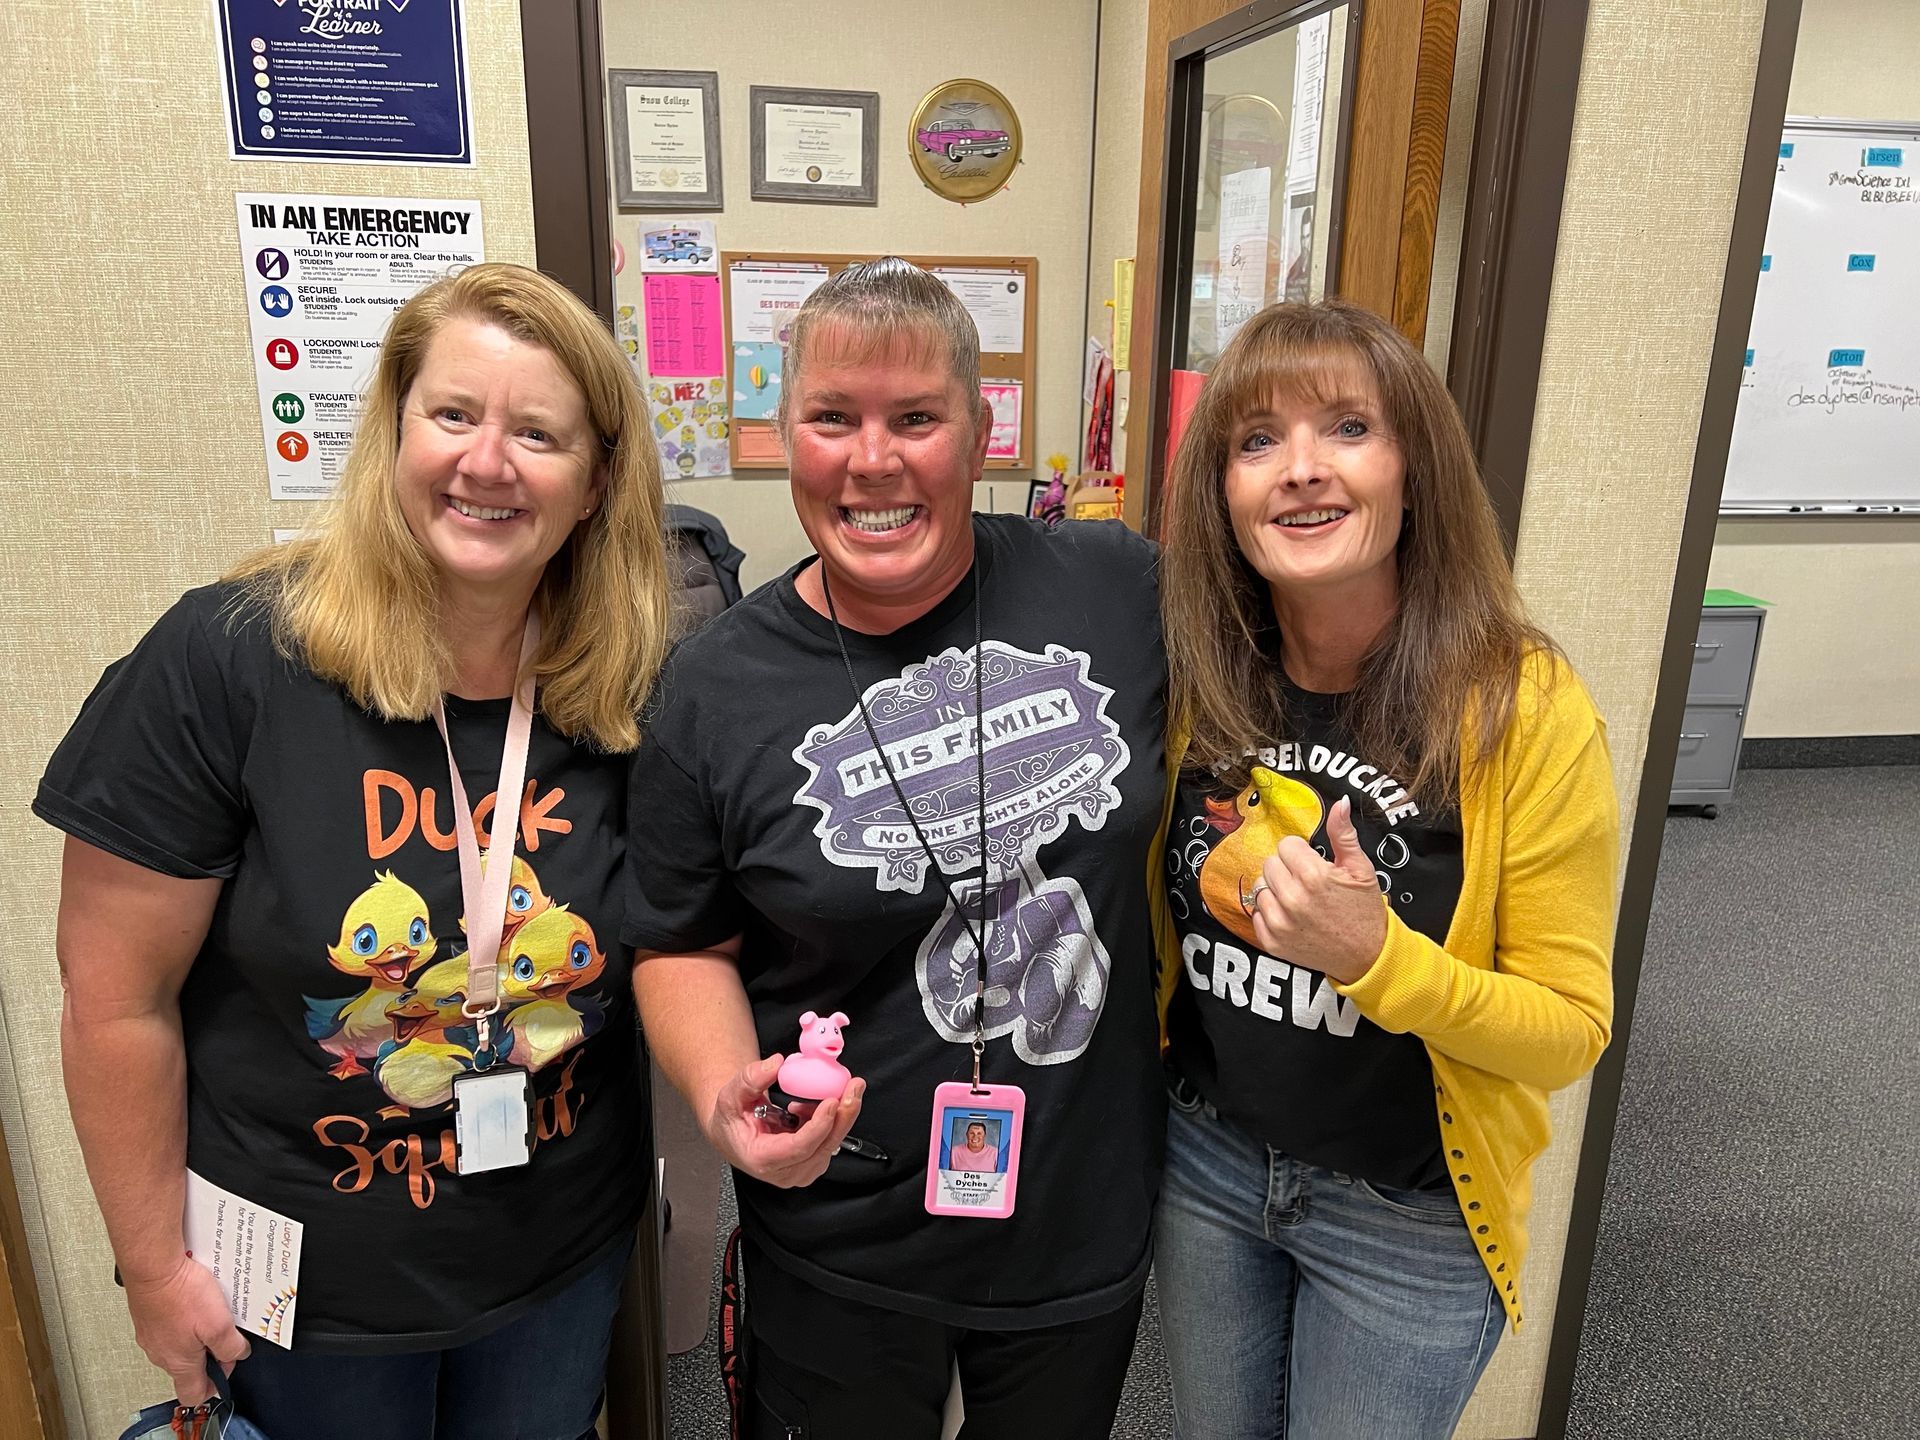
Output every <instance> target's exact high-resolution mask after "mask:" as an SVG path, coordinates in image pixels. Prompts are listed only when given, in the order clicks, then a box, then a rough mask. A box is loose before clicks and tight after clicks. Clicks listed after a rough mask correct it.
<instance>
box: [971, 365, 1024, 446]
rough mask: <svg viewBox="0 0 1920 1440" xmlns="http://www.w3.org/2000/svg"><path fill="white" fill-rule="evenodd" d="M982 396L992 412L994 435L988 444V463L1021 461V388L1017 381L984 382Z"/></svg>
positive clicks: (982, 382)
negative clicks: (993, 461) (989, 461)
mask: <svg viewBox="0 0 1920 1440" xmlns="http://www.w3.org/2000/svg"><path fill="white" fill-rule="evenodd" d="M980 395H981V398H982V399H984V400H985V401H986V402H987V404H988V405H989V406H990V407H991V408H992V410H993V434H992V436H991V437H990V438H989V439H988V441H987V458H988V459H989V460H1018V459H1019V458H1020V403H1021V385H1020V382H1019V381H1018V380H983V381H981V382H980Z"/></svg>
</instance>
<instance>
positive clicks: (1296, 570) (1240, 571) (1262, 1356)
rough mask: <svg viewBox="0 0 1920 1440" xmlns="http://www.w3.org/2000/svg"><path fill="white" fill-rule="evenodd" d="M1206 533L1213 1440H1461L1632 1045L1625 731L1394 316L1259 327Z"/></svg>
mask: <svg viewBox="0 0 1920 1440" xmlns="http://www.w3.org/2000/svg"><path fill="white" fill-rule="evenodd" d="M1169 506H1170V515H1171V518H1170V521H1169V526H1168V531H1167V538H1166V547H1165V550H1164V552H1163V558H1162V570H1161V573H1162V592H1161V593H1162V614H1163V619H1164V622H1165V626H1166V633H1167V636H1168V642H1169V643H1168V646H1167V653H1168V657H1169V660H1170V670H1171V699H1170V704H1171V707H1172V712H1173V714H1174V715H1175V717H1176V722H1175V732H1176V743H1175V745H1174V748H1173V751H1172V753H1170V754H1169V756H1168V764H1169V767H1170V768H1174V767H1178V768H1179V783H1178V786H1177V789H1176V793H1175V798H1174V808H1173V812H1172V820H1171V826H1170V833H1169V837H1168V843H1167V853H1166V857H1165V859H1166V873H1167V875H1168V877H1169V884H1168V892H1167V898H1168V901H1169V902H1170V906H1171V909H1172V919H1173V922H1174V923H1173V930H1174V932H1175V933H1174V934H1173V935H1172V936H1171V937H1169V945H1168V949H1169V955H1168V957H1167V961H1166V964H1165V965H1164V967H1163V985H1162V993H1163V1000H1164V1001H1165V1002H1167V1011H1166V1023H1167V1036H1168V1040H1169V1048H1168V1052H1167V1059H1168V1062H1169V1066H1170V1073H1171V1076H1172V1091H1173V1102H1172V1114H1171V1116H1170V1118H1169V1131H1168V1140H1167V1174H1166V1180H1165V1184H1164V1186H1163V1188H1162V1191H1161V1197H1160V1204H1159V1210H1158V1222H1159V1238H1158V1242H1157V1246H1156V1252H1155V1265H1156V1273H1157V1275H1158V1277H1159V1285H1160V1304H1161V1314H1162V1318H1163V1321H1164V1327H1165V1332H1166V1337H1167V1353H1168V1358H1169V1361H1170V1364H1171V1368H1172V1375H1173V1391H1174V1412H1175V1419H1176V1427H1177V1432H1178V1434H1179V1435H1180V1436H1181V1437H1182V1440H1256V1437H1258V1440H1268V1437H1276V1436H1282V1435H1284V1436H1289V1437H1293V1440H1343V1437H1356V1440H1358V1437H1375V1436H1387V1435H1391V1436H1394V1437H1396V1440H1423V1437H1444V1436H1447V1435H1450V1434H1452V1433H1453V1427H1454V1423H1455V1421H1456V1420H1457V1419H1458V1418H1459V1415H1460V1412H1461V1410H1462V1408H1463V1407H1464V1406H1465V1404H1466V1402H1467V1398H1468V1396H1469V1394H1470V1393H1471V1392H1472V1389H1473V1386H1474V1383H1475V1381H1476V1380H1477V1379H1478V1377H1479V1375H1480V1373H1481V1371H1482V1369H1483V1368H1484V1367H1485V1365H1486V1363H1487V1361H1488V1360H1489V1359H1490V1358H1491V1356H1492V1354H1493V1350H1494V1347H1495V1345H1496V1344H1497V1343H1498V1341H1499V1337H1500V1332H1501V1329H1502V1328H1503V1323H1504V1322H1507V1321H1511V1323H1513V1324H1514V1325H1516V1326H1517V1325H1519V1324H1520V1323H1521V1322H1522V1320H1523V1318H1524V1316H1525V1314H1526V1307H1527V1304H1528V1301H1529V1299H1530V1297H1529V1296H1528V1295H1527V1293H1526V1291H1525V1289H1524V1286H1523V1283H1522V1270H1521V1263H1522V1261H1523V1260H1524V1259H1525V1256H1526V1248H1527V1230H1526V1221H1527V1205H1528V1199H1529V1196H1530V1193H1531V1189H1530V1182H1529V1172H1530V1169H1531V1166H1532V1163H1533V1160H1534V1157H1536V1156H1537V1155H1538V1154H1539V1153H1540V1151H1541V1150H1542V1149H1543V1148H1544V1147H1545V1145H1546V1143H1547V1129H1548V1127H1547V1095H1548V1092H1549V1091H1551V1090H1554V1089H1556V1088H1558V1087H1559V1086H1562V1085H1566V1084H1569V1083H1571V1082H1572V1081H1574V1080H1576V1079H1578V1078H1579V1077H1580V1076H1581V1075H1583V1074H1585V1073H1586V1072H1587V1070H1589V1069H1590V1068H1591V1067H1592V1066H1593V1064H1594V1062H1595V1060H1596V1059H1598V1057H1599V1055H1600V1052H1601V1050H1602V1049H1603V1048H1604V1047H1605V1046H1606V1043H1607V1038H1608V1029H1609V1025H1610V1023H1611V1019H1612V987H1611V982H1610V979H1609V969H1608V967H1609V957H1610V948H1611V943H1612V920H1613V901H1614V864H1615V847H1616V841H1617V819H1616V813H1615V801H1614V790H1613V781H1612V775H1611V771H1610V767H1609V764H1608V758H1607V743H1606V731H1605V728H1604V726H1603V725H1602V724H1601V721H1600V717H1599V716H1598V714H1596V713H1595V710H1594V707H1593V703H1592V701H1591V700H1589V699H1588V697H1587V692H1586V690H1585V689H1584V688H1583V687H1582V686H1581V684H1580V682H1579V680H1578V679H1577V678H1576V677H1575V676H1574V674H1573V673H1572V671H1571V670H1570V669H1569V667H1568V666H1567V664H1566V662H1565V660H1563V659H1562V658H1561V657H1560V655H1559V653H1558V652H1557V651H1556V650H1555V649H1554V647H1553V645H1552V643H1551V641H1549V640H1548V639H1547V638H1546V637H1545V636H1544V635H1542V634H1541V633H1540V632H1539V631H1538V630H1537V629H1535V628H1534V627H1533V626H1532V625H1530V624H1529V623H1528V622H1527V620H1526V618H1525V615H1524V614H1523V612H1522V610H1521V607H1520V603H1519V600H1518V597H1517V596H1516V594H1515V592H1514V586H1513V581H1512V578H1511V575H1510V574H1509V571H1508V568H1507V564H1506V558H1505V555H1504V554H1503V552H1502V549H1501V545H1500V538H1499V535H1498V532H1497V530H1496V529H1495V525H1494V519H1493V514H1492V510H1491V507H1490V506H1489V505H1488V503H1487V499H1486V496H1485V492H1484V491H1483V489H1482V487H1481V484H1480V479H1479V476H1478V473H1477V471H1476V469H1475V465H1474V460H1473V454H1472V450H1471V448H1470V446H1469V445H1468V442H1467V437H1466V434H1465V432H1464V430H1463V428H1462V426H1461V423H1460V419H1459V416H1458V413H1457V412H1456V411H1455V409H1454V407H1453V403H1452V401H1451V399H1450V398H1449V397H1448V395H1447V392H1446V390H1445V388H1444V387H1443V386H1442V385H1441V384H1440V382H1439V380H1438V379H1437V378H1436V377H1435V376H1434V374H1433V372H1432V371H1431V370H1430V369H1429V368H1428V367H1427V364H1426V362H1425V360H1424V359H1423V358H1422V356H1421V355H1420V353H1419V352H1418V351H1417V350H1415V349H1414V348H1413V347H1412V346H1411V345H1410V344H1408V343H1407V341H1406V340H1405V339H1404V338H1403V337H1402V336H1401V335H1400V334H1399V333H1398V332H1397V331H1395V330H1394V329H1393V327H1392V326H1390V325H1388V324H1387V323H1386V322H1385V321H1383V320H1381V319H1379V318H1378V317H1376V316H1374V315H1372V314H1370V313H1369V312H1367V311H1365V310H1363V309H1361V308H1359V307H1357V306H1354V305H1350V304H1344V303H1341V302H1337V301H1333V302H1327V303H1324V304H1320V305H1313V306H1305V305H1280V306H1275V307H1274V308H1272V309H1270V310H1267V311H1265V312H1263V313H1262V314H1260V315H1258V316H1256V317H1255V318H1254V319H1253V320H1252V321H1250V322H1249V323H1248V324H1247V325H1246V326H1245V327H1244V328H1243V329H1242V330H1241V331H1240V332H1239V334H1238V335H1236V336H1235V338H1234V340H1233V342H1232V343H1231V344H1230V345H1229V346H1228V347H1227V350H1226V353H1225V354H1224V355H1222V356H1221V359H1220V364H1219V367H1218V368H1217V369H1216V370H1215V371H1214V372H1213V374H1212V375H1211V376H1210V377H1209V378H1208V381H1207V385H1206V388H1205V390H1204V391H1202V393H1201V396H1200V400H1199V402H1198V404H1197V405H1196V407H1195V410H1194V414H1193V417H1192V419H1191V421H1190V422H1189V425H1188V428H1187V431H1186V434H1185V436H1184V438H1183V440H1182V442H1181V447H1180V453H1179V455H1178V457H1177V459H1176V462H1175V465H1174V473H1173V479H1172V494H1171V496H1170V498H1169ZM1223 1298H1226V1299H1229V1300H1230V1302H1231V1303H1229V1304H1225V1305H1223V1304H1222V1303H1221V1302H1222V1299H1223Z"/></svg>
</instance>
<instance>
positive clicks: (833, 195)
mask: <svg viewBox="0 0 1920 1440" xmlns="http://www.w3.org/2000/svg"><path fill="white" fill-rule="evenodd" d="M748 105H749V109H750V111H751V115H752V122H753V123H752V154H753V179H752V184H751V186H750V193H751V194H752V196H753V198H754V199H756V200H803V201H812V202H814V203H817V204H827V205H877V204H879V203H880V175H879V170H880V166H879V161H880V96H879V95H878V94H877V93H876V92H874V91H871V90H792V89H787V88H785V87H782V86H777V85H755V86H752V87H750V94H749V98H748Z"/></svg>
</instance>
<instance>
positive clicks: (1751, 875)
mask: <svg viewBox="0 0 1920 1440" xmlns="http://www.w3.org/2000/svg"><path fill="white" fill-rule="evenodd" d="M1916 855H1920V767H1916V766H1905V767H1887V768H1875V769H1855V770H1754V771H1746V772H1743V773H1742V774H1741V777H1740V786H1739V790H1738V792H1737V793H1736V795H1735V797H1734V799H1733V802H1732V803H1731V804H1728V805H1725V806H1723V807H1722V808H1721V817H1720V819H1719V820H1717V821H1715V820H1704V819H1700V818H1697V817H1694V816H1690V815H1684V814H1676V815H1674V816H1673V817H1672V818H1671V819H1670V820H1669V821H1668V823H1667V835H1666V848H1665V850H1664V852H1663V855H1662V859H1661V867H1660V882H1659V888H1658V891H1657V894H1656V898H1655V902H1654V911H1653V924H1652V927H1651V930H1650V932H1649V937H1648V944H1647V956H1646V963H1645V969H1644V970H1643V972H1642V975H1641V980H1640V996H1639V1003H1638V1006H1637V1007H1636V1009H1635V1014H1634V1022H1633V1034H1632V1040H1631V1046H1630V1048H1629V1050H1628V1054H1627V1071H1626V1084H1625V1087H1624V1092H1623V1097H1622V1102H1621V1107H1620V1114H1619V1119H1618V1122H1617V1129H1616V1132H1615V1137H1614V1145H1613V1161H1612V1171H1611V1175H1610V1178H1609V1182H1608V1186H1607V1195H1606V1200H1605V1204H1604V1208H1603V1212H1602V1216H1601V1226H1600V1239H1599V1251H1598V1255H1597V1257H1596V1260H1595V1266H1594V1275H1593V1284H1592V1288H1591V1290H1590V1292H1589V1297H1588V1302H1587V1317H1586V1329H1585V1331H1584V1333H1583V1335H1582V1339H1581V1349H1580V1363H1579V1367H1578V1370H1577V1372H1576V1378H1575V1388H1574V1406H1573V1423H1572V1424H1571V1425H1570V1426H1569V1428H1568V1431H1567V1433H1568V1435H1569V1436H1570V1437H1573V1440H1642V1437H1644V1440H1656V1437H1657V1440H1670V1437H1682V1436H1684V1437H1701V1440H1745V1437H1749V1436H1753V1437H1765V1440H1786V1437H1799V1436H1808V1437H1822V1440H1824V1437H1829V1436H1832V1437H1847V1440H1881V1437H1885V1440H1907V1437H1911V1436H1914V1435H1916V1434H1920V1200H1917V1199H1916V1197H1917V1196H1920V1047H1916V1045H1915V1040H1914V1030H1915V1026H1916V1022H1920V941H1916V938H1915V937H1916V926H1915V909H1916V901H1920V878H1916V870H1915V856H1916Z"/></svg>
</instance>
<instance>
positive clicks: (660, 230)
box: [640, 220, 720, 275]
mask: <svg viewBox="0 0 1920 1440" xmlns="http://www.w3.org/2000/svg"><path fill="white" fill-rule="evenodd" d="M719 255H720V241H719V239H718V238H717V233H716V231H715V228H714V223H713V221H711V220H648V221H646V222H644V223H643V224H642V225H641V226H640V270H641V273H642V274H645V275H694V274H697V275H714V274H718V273H719V270H720V260H719Z"/></svg>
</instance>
